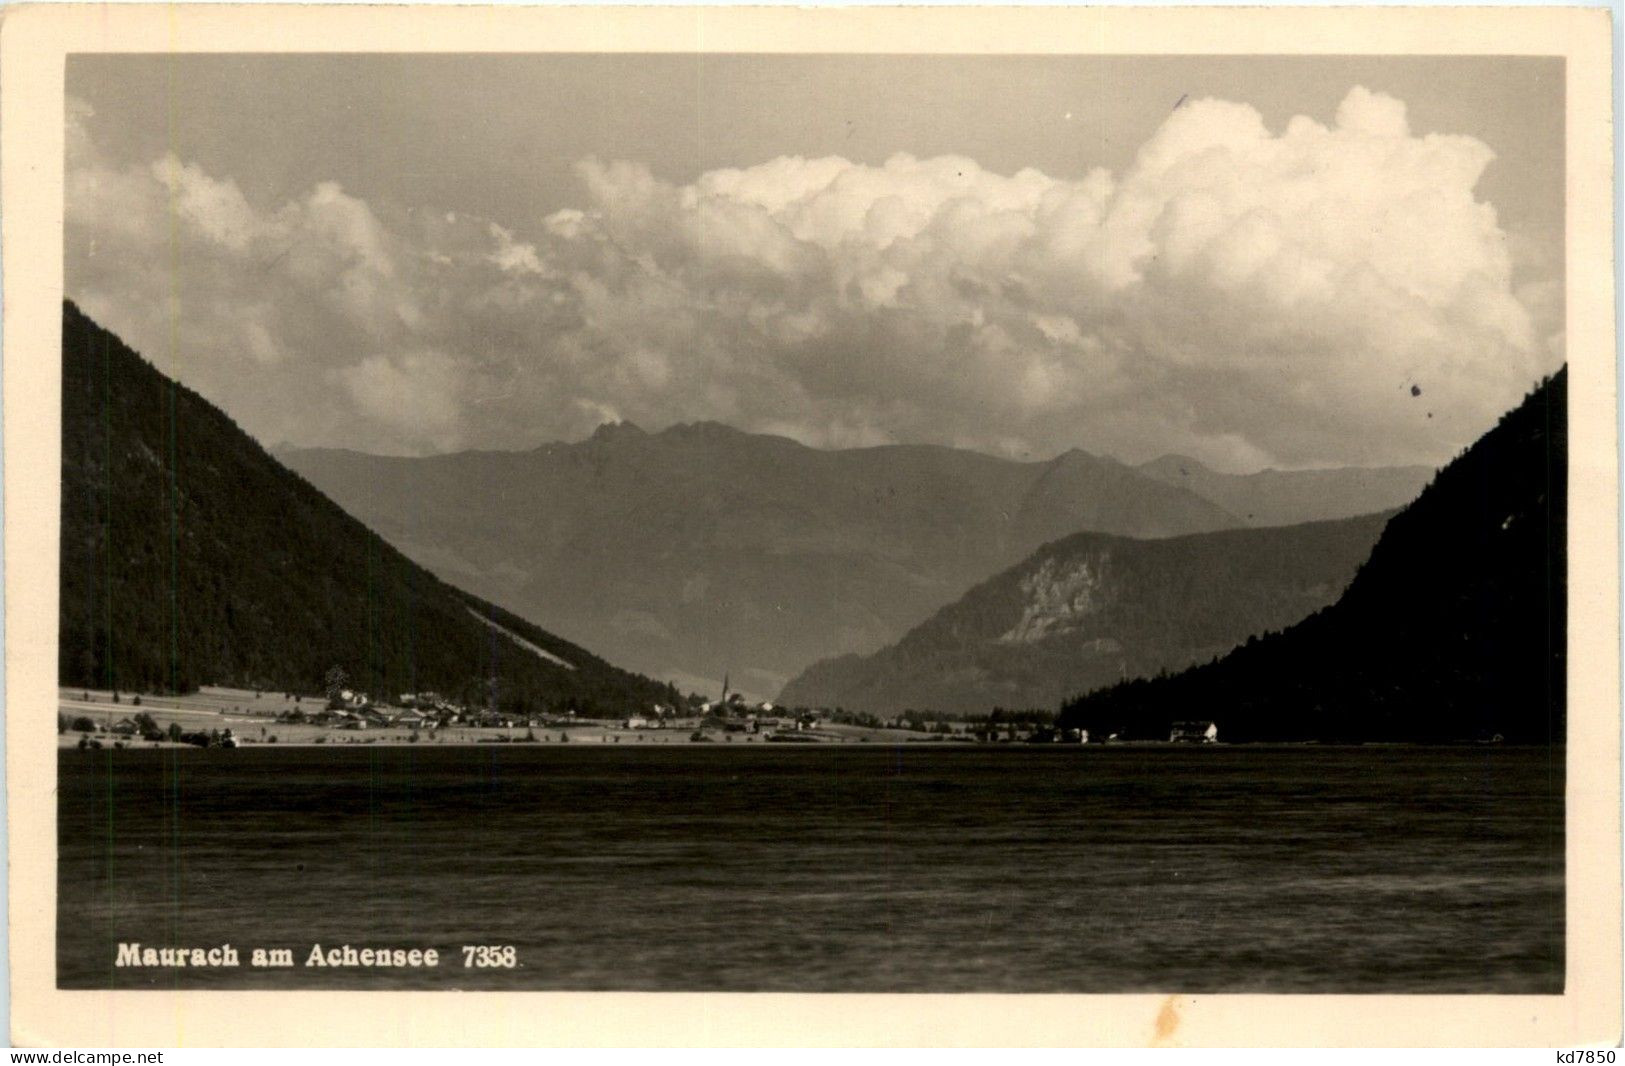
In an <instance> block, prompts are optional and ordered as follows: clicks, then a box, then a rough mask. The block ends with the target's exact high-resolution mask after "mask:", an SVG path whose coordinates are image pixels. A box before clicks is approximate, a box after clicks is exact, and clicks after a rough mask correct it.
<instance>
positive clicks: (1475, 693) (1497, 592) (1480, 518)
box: [1062, 369, 1568, 743]
mask: <svg viewBox="0 0 1625 1066" xmlns="http://www.w3.org/2000/svg"><path fill="white" fill-rule="evenodd" d="M1567 426H1568V371H1567V369H1564V370H1561V371H1559V372H1558V373H1557V374H1556V375H1555V376H1554V377H1552V378H1551V379H1549V380H1548V381H1546V382H1544V383H1543V384H1542V385H1541V386H1540V387H1539V388H1538V389H1536V390H1535V391H1534V392H1533V393H1532V394H1531V395H1530V396H1529V397H1528V398H1527V399H1526V400H1525V401H1524V402H1523V403H1522V404H1521V405H1520V406H1519V407H1518V408H1517V409H1516V410H1514V411H1512V412H1511V413H1510V414H1508V415H1507V416H1505V417H1504V418H1503V419H1502V420H1501V422H1500V424H1499V425H1497V426H1496V427H1495V428H1494V429H1492V430H1490V432H1489V433H1487V434H1486V435H1485V436H1484V437H1482V438H1481V439H1480V440H1479V441H1478V442H1477V443H1475V444H1474V445H1473V446H1472V447H1471V448H1469V449H1468V450H1467V451H1466V452H1465V453H1464V454H1463V455H1461V456H1460V457H1458V458H1457V459H1456V460H1455V461H1454V462H1452V463H1450V464H1449V465H1448V466H1446V467H1445V468H1444V469H1443V470H1441V471H1440V472H1439V475H1438V477H1437V478H1436V479H1435V480H1434V481H1433V483H1432V484H1431V485H1429V486H1428V487H1427V489H1425V490H1424V491H1423V492H1422V494H1421V495H1420V496H1419V497H1418V498H1417V499H1416V501H1415V502H1414V503H1412V504H1411V505H1410V506H1409V507H1407V508H1405V509H1404V510H1403V511H1401V512H1400V513H1399V514H1397V515H1395V516H1394V518H1393V519H1392V520H1391V521H1389V523H1388V525H1387V527H1386V528H1385V529H1384V530H1383V533H1382V537H1381V538H1380V539H1379V540H1378V542H1377V544H1376V547H1375V548H1373V549H1372V553H1371V558H1370V559H1369V560H1368V561H1367V562H1366V564H1365V565H1364V566H1363V567H1362V568H1361V569H1360V572H1359V573H1358V574H1357V575H1356V576H1355V578H1354V580H1353V581H1352V582H1351V583H1350V585H1349V588H1348V591H1346V592H1345V593H1344V594H1343V596H1342V597H1341V598H1340V599H1339V600H1338V601H1337V602H1336V603H1335V604H1333V605H1332V606H1330V607H1327V608H1326V609H1324V610H1322V611H1320V612H1318V613H1317V614H1315V615H1313V616H1311V617H1310V618H1308V619H1305V620H1304V621H1302V622H1300V623H1298V624H1297V625H1295V626H1293V627H1291V628H1289V629H1287V630H1285V631H1284V632H1281V633H1276V634H1272V635H1269V636H1265V637H1262V638H1260V639H1257V640H1252V641H1249V642H1248V643H1247V644H1246V645H1245V646H1243V647H1242V648H1239V649H1237V650H1236V651H1234V652H1232V653H1231V654H1230V655H1228V656H1226V657H1225V658H1223V659H1221V660H1219V661H1218V662H1216V663H1212V664H1209V665H1205V666H1198V667H1195V668H1194V669H1191V670H1188V671H1186V672H1184V673H1181V674H1178V675H1176V676H1173V677H1168V678H1163V679H1158V680H1151V681H1140V682H1130V683H1126V684H1120V685H1116V686H1113V687H1111V688H1108V689H1106V690H1104V691H1101V692H1097V693H1095V694H1093V695H1088V696H1084V697H1083V698H1081V699H1078V700H1075V701H1073V702H1071V703H1069V704H1068V705H1067V706H1066V707H1065V709H1064V711H1063V714H1062V721H1063V723H1064V724H1067V725H1075V726H1083V727H1086V728H1089V729H1091V730H1093V731H1110V732H1120V733H1122V734H1124V735H1127V736H1141V737H1161V738H1164V739H1166V737H1167V735H1168V730H1169V727H1170V724H1171V723H1172V722H1173V721H1176V720H1192V719H1195V720H1203V719H1205V720H1211V721H1213V722H1215V723H1217V725H1218V729H1219V738H1220V739H1221V740H1226V739H1228V740H1332V739H1343V740H1411V741H1429V740H1434V741H1437V740H1469V739H1480V740H1482V739H1493V738H1495V737H1497V736H1499V737H1501V738H1503V739H1505V740H1507V741H1522V742H1534V743H1549V742H1561V741H1562V740H1563V739H1564V737H1565V735H1566V729H1567V675H1566V661H1567V655H1566V639H1567V631H1568V630H1567V626H1568V614H1567V611H1568V577H1567V575H1568V568H1567V529H1568V432H1567Z"/></svg>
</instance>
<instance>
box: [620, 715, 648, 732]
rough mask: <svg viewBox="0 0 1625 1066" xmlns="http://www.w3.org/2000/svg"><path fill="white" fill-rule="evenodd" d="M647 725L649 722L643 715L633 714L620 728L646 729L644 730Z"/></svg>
mask: <svg viewBox="0 0 1625 1066" xmlns="http://www.w3.org/2000/svg"><path fill="white" fill-rule="evenodd" d="M648 725H649V720H648V719H647V718H645V717H643V715H641V714H634V715H633V716H632V717H630V718H628V719H627V720H626V721H624V722H622V723H621V728H623V729H646V728H648Z"/></svg>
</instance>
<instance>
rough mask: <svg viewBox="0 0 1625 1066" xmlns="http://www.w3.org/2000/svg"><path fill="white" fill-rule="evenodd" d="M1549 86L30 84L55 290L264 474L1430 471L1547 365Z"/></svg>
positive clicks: (139, 74) (824, 67)
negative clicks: (56, 244) (737, 440)
mask: <svg viewBox="0 0 1625 1066" xmlns="http://www.w3.org/2000/svg"><path fill="white" fill-rule="evenodd" d="M1562 75H1563V68H1562V63H1561V60H1551V59H1508V58H1438V57H1405V58H1392V57H1346V58H1345V57H1257V56H1253V57H1225V58H1214V57H1111V58H1100V57H1053V56H1051V57H985V58H983V57H965V56H952V57H932V56H913V57H902V56H726V55H710V56H694V55H682V56H647V55H644V56H639V55H627V56H607V55H557V56H529V55H509V56H422V55H413V56H272V55H264V56H261V55H255V56H150V55H148V56H140V55H122V56H73V57H70V60H69V63H68V70H67V95H68V103H67V115H66V122H67V131H68V138H67V170H66V175H65V178H66V185H65V189H66V191H65V196H66V203H65V255H66V262H65V266H66V278H67V280H66V288H67V295H68V296H69V298H71V299H74V300H76V301H77V302H78V303H79V304H80V305H81V307H83V308H84V310H85V311H86V312H87V313H89V314H91V315H92V316H93V317H95V318H97V319H98V320H99V321H100V322H102V323H103V324H104V325H106V326H108V327H109V328H111V329H113V330H114V331H115V332H118V333H119V334H120V335H121V336H122V337H123V338H124V339H125V340H126V341H127V342H129V343H130V344H131V345H132V346H133V347H135V348H136V349H137V350H138V351H140V352H142V354H144V355H145V356H147V358H149V359H150V360H152V361H153V363H154V364H155V365H157V366H158V368H159V369H161V370H163V371H164V372H166V373H169V374H171V375H173V376H175V377H176V378H178V379H179V380H180V381H182V382H183V383H185V384H187V385H188V386H190V387H192V388H194V389H196V390H197V391H199V392H200V393H202V394H203V395H204V396H205V397H207V398H208V399H210V400H211V401H213V402H214V403H216V404H218V405H220V406H221V407H222V408H224V409H225V410H226V412H227V413H228V414H230V415H231V416H232V417H233V418H234V419H236V420H237V422H238V423H239V424H240V425H242V426H243V427H244V428H245V429H247V430H248V431H249V432H250V433H252V434H254V435H255V436H256V437H258V438H259V439H260V440H261V441H262V442H264V443H266V444H268V445H273V446H274V445H281V444H290V445H298V446H335V447H348V448H355V449H359V450H363V451H371V452H378V453H389V454H409V455H421V454H434V453H441V452H447V451H456V450H462V449H468V448H505V449H512V448H529V447H534V446H536V445H539V444H542V443H545V442H549V441H555V440H577V439H581V438H583V437H585V436H587V435H588V434H590V433H591V432H592V430H593V429H594V428H596V427H597V426H598V425H600V424H602V423H603V422H606V421H622V420H624V421H631V422H635V423H637V424H638V425H640V426H642V427H643V428H644V429H647V430H651V431H656V430H659V429H662V428H665V427H666V426H668V425H672V424H675V423H680V422H693V421H702V420H715V421H720V422H724V423H727V424H730V425H734V426H737V427H739V428H741V429H746V430H750V431H755V432H770V433H778V434H782V435H785V436H789V437H792V438H794V439H796V440H800V441H802V442H803V443H806V444H809V445H812V446H815V447H857V446H869V445H876V444H886V443H936V444H946V445H952V446H958V447H967V448H974V449H978V450H982V451H987V452H991V453H994V454H999V455H1006V456H1011V457H1016V458H1048V457H1050V456H1052V455H1055V454H1058V453H1060V452H1062V451H1065V450H1066V449H1068V448H1074V447H1076V448H1083V449H1085V450H1087V451H1090V452H1094V453H1097V454H1110V455H1115V456H1118V457H1119V458H1122V459H1124V460H1125V461H1130V462H1139V461H1144V460H1147V459H1151V458H1154V457H1156V456H1158V455H1162V454H1166V453H1170V452H1175V453H1179V454H1184V455H1190V456H1193V457H1195V458H1197V459H1200V460H1202V461H1204V462H1207V463H1209V464H1210V465H1213V466H1215V467H1217V468H1220V469H1226V470H1235V471H1247V470H1254V469H1260V468H1263V467H1272V466H1273V467H1283V468H1294V467H1311V466H1336V465H1349V464H1355V465H1380V464H1389V463H1441V462H1443V461H1446V460H1448V459H1449V458H1450V457H1451V456H1452V455H1454V454H1455V453H1456V452H1458V451H1460V450H1461V448H1463V447H1465V446H1466V445H1467V444H1469V443H1471V441H1472V440H1473V439H1475V438H1476V437H1477V436H1478V435H1480V434H1481V433H1482V432H1483V431H1484V430H1485V429H1487V428H1488V427H1489V426H1490V425H1492V424H1493V423H1494V421H1495V420H1496V418H1498V417H1499V416H1500V414H1501V413H1503V412H1504V411H1505V410H1507V409H1509V408H1510V407H1512V406H1514V405H1515V404H1516V402H1517V401H1518V399H1519V398H1520V397H1521V396H1522V395H1523V394H1524V393H1525V392H1526V391H1527V390H1528V389H1529V387H1530V386H1531V385H1532V384H1533V383H1534V382H1535V381H1536V380H1537V379H1538V378H1539V377H1540V376H1541V375H1543V374H1545V373H1549V372H1550V371H1552V370H1554V369H1556V367H1557V366H1559V365H1560V364H1561V363H1562V361H1563V358H1564V356H1563V304H1562V286H1563V274H1562V260H1563V243H1562V230H1563V222H1564V220H1563V161H1562V157H1563V77H1562Z"/></svg>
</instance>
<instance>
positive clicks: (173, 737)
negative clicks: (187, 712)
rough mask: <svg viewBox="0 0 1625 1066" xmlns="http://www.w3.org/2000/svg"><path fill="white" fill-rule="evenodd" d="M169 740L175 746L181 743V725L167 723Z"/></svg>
mask: <svg viewBox="0 0 1625 1066" xmlns="http://www.w3.org/2000/svg"><path fill="white" fill-rule="evenodd" d="M169 739H170V741H171V742H172V743H175V744H179V743H180V742H181V724H180V723H179V722H170V723H169Z"/></svg>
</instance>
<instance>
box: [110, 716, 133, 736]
mask: <svg viewBox="0 0 1625 1066" xmlns="http://www.w3.org/2000/svg"><path fill="white" fill-rule="evenodd" d="M108 732H109V733H112V734H114V735H115V736H121V737H130V736H134V735H135V734H137V733H139V732H141V727H140V726H138V725H136V724H135V723H134V722H132V721H131V720H130V719H128V718H121V719H119V720H118V721H117V722H114V723H113V725H112V727H111V728H109V729H108Z"/></svg>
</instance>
